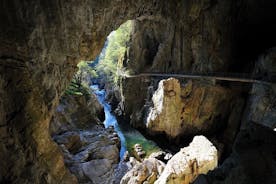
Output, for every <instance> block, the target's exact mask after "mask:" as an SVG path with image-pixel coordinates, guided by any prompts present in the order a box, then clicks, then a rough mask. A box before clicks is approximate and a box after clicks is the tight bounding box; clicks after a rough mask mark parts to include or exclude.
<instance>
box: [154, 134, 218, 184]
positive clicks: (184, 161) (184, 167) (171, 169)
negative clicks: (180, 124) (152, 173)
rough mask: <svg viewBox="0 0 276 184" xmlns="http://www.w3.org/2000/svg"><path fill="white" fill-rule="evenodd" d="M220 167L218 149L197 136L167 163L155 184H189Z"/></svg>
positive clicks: (205, 139) (202, 137)
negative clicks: (201, 175) (199, 176)
mask: <svg viewBox="0 0 276 184" xmlns="http://www.w3.org/2000/svg"><path fill="white" fill-rule="evenodd" d="M217 165H218V156H217V149H216V148H215V147H214V146H213V144H212V143H211V142H210V141H209V140H208V139H207V138H205V137H204V136H195V137H194V139H193V141H192V142H191V143H190V145H189V146H188V147H185V148H182V149H181V150H180V151H179V152H178V153H177V154H175V155H174V156H173V157H172V158H171V159H170V160H169V161H168V163H167V165H166V167H165V169H164V171H163V172H162V174H161V176H160V177H159V178H158V180H157V181H156V182H155V184H172V183H173V184H178V183H179V184H180V183H181V184H189V183H191V182H193V181H194V180H195V179H196V177H197V176H198V175H199V174H206V173H207V172H208V171H210V170H213V169H215V168H216V167H217Z"/></svg>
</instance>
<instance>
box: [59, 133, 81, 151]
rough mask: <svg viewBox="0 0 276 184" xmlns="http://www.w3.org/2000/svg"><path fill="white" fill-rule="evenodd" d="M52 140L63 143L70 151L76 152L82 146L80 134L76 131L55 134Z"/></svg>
mask: <svg viewBox="0 0 276 184" xmlns="http://www.w3.org/2000/svg"><path fill="white" fill-rule="evenodd" d="M54 140H55V141H56V142H57V143H58V144H60V145H64V146H65V148H66V149H67V150H68V151H69V152H70V153H76V152H77V151H78V150H79V149H80V148H81V147H82V142H81V139H80V135H79V133H77V132H66V133H64V134H61V135H58V136H55V137H54Z"/></svg>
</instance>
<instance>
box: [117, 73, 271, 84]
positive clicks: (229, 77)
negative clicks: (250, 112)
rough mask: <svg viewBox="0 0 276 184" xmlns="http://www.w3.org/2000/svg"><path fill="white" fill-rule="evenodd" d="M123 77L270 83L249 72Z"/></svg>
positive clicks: (141, 74)
mask: <svg viewBox="0 0 276 184" xmlns="http://www.w3.org/2000/svg"><path fill="white" fill-rule="evenodd" d="M120 75H121V76H122V77H123V78H139V77H156V78H169V77H173V78H186V79H207V80H214V81H217V80H219V81H232V82H244V83H259V84H270V82H268V81H264V80H257V79H255V78H254V76H252V75H251V74H245V73H242V74H238V73H234V74H233V73H231V74H229V73H223V74H206V75H203V74H175V73H140V74H133V75H131V74H120Z"/></svg>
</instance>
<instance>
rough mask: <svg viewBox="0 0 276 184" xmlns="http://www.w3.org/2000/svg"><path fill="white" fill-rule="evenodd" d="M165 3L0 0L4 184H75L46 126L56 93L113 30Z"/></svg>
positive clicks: (0, 144)
mask: <svg viewBox="0 0 276 184" xmlns="http://www.w3.org/2000/svg"><path fill="white" fill-rule="evenodd" d="M162 4H163V3H159V2H158V3H157V2H155V1H144V0H139V1H128V0H124V1H117V0H114V1H111V0H105V1H94V0H88V1H75V0H69V1H64V0H61V1H56V0H49V1H37V0H30V1H24V2H23V1H20V0H15V1H9V0H3V1H1V3H0V5H1V6H0V7H1V8H0V9H1V11H0V12H1V13H0V32H1V34H0V86H1V89H0V93H1V100H0V122H1V129H0V132H1V142H0V158H1V159H0V160H1V166H0V181H1V182H5V183H75V182H76V179H75V178H74V177H73V176H72V175H71V174H70V173H69V171H68V170H67V169H66V168H65V167H64V163H63V158H62V156H61V154H60V151H59V150H58V148H57V146H56V144H54V143H53V141H52V140H51V138H50V135H49V131H48V130H49V122H50V120H51V117H52V114H53V111H54V109H55V108H56V106H57V104H58V101H59V98H60V97H61V95H62V93H63V91H64V90H65V89H66V87H67V85H68V84H69V82H70V80H71V78H72V75H73V73H74V72H75V71H76V64H77V63H78V62H79V61H80V59H94V57H95V56H96V55H97V54H99V52H100V50H101V48H102V46H103V44H104V40H105V39H106V36H107V35H108V34H109V33H110V32H111V31H112V30H113V29H115V28H117V27H118V26H119V25H120V24H122V23H123V22H124V21H126V20H128V19H132V18H135V17H138V16H141V15H148V14H150V13H151V12H156V13H158V11H156V10H158V9H160V7H162V6H164V5H162ZM46 145H47V146H46ZM52 155H56V156H55V157H53V156H52Z"/></svg>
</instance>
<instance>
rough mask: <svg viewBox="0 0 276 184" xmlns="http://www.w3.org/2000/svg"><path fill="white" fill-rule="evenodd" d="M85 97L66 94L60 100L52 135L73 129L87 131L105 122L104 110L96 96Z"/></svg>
mask: <svg viewBox="0 0 276 184" xmlns="http://www.w3.org/2000/svg"><path fill="white" fill-rule="evenodd" d="M86 98H87V97H85V96H83V95H68V94H65V95H64V96H62V98H61V100H60V104H59V105H58V107H57V109H56V112H55V114H54V116H53V118H52V121H51V123H50V132H51V134H53V135H54V134H60V133H62V132H65V131H68V130H72V129H87V128H91V127H93V126H95V125H97V124H102V121H103V120H104V118H105V117H104V110H103V107H102V105H101V104H100V103H99V102H98V100H97V98H96V96H95V95H94V94H91V96H90V98H89V99H86Z"/></svg>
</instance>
